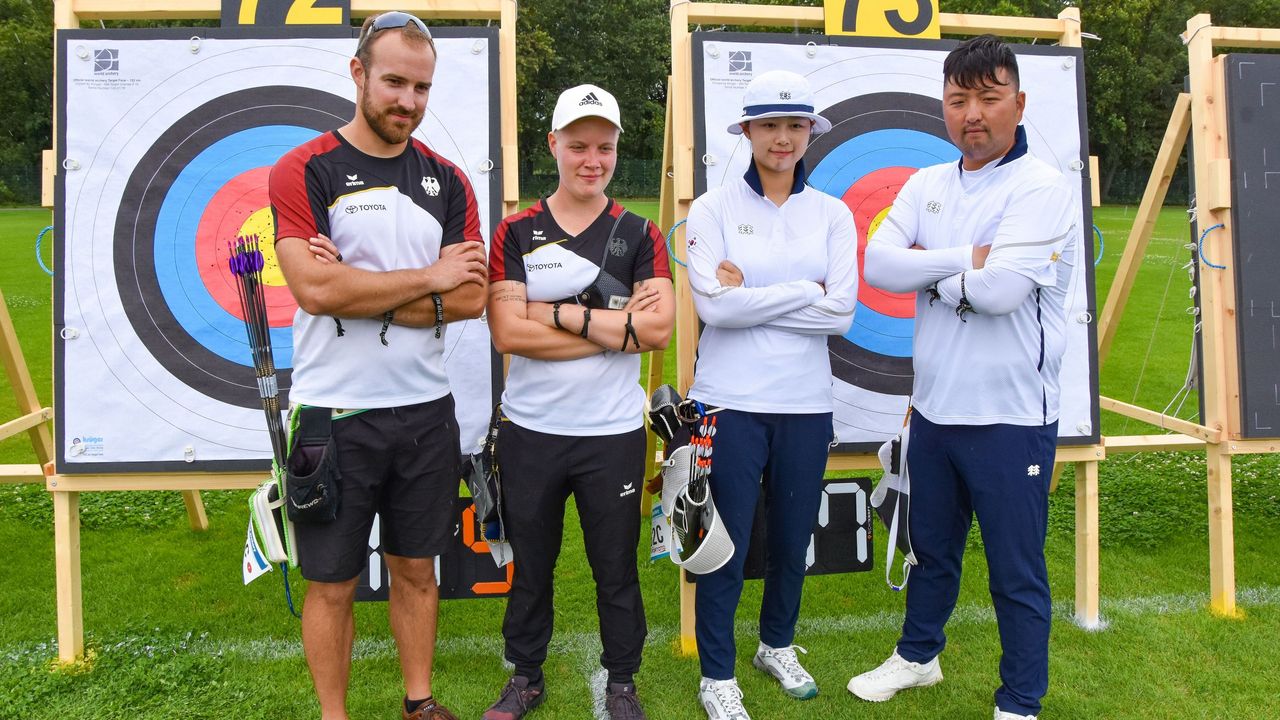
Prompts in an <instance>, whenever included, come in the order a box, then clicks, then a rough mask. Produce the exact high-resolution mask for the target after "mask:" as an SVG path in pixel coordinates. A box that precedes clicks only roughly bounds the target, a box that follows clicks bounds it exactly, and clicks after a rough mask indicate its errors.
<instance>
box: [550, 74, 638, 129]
mask: <svg viewBox="0 0 1280 720" xmlns="http://www.w3.org/2000/svg"><path fill="white" fill-rule="evenodd" d="M585 117H599V118H604V119H605V120H608V121H609V122H611V123H613V124H614V125H615V126H616V127H617V128H618V132H622V113H621V112H619V111H618V100H617V99H616V98H614V97H613V95H611V94H610V93H609V91H608V90H605V89H604V88H601V87H599V86H596V85H579V86H577V87H571V88H569V89H568V90H565V91H564V92H562V93H560V99H559V100H557V101H556V111H555V113H553V114H552V115H551V132H555V131H557V130H560V129H562V128H564V127H567V126H568V125H569V124H571V123H573V122H575V121H577V120H581V119H582V118H585Z"/></svg>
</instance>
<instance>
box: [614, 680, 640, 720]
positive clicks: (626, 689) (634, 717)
mask: <svg viewBox="0 0 1280 720" xmlns="http://www.w3.org/2000/svg"><path fill="white" fill-rule="evenodd" d="M604 709H605V711H606V712H608V713H609V720H649V716H648V715H645V714H644V708H642V707H640V699H639V698H637V697H636V686H635V685H634V684H633V683H609V688H608V690H606V691H605V694H604Z"/></svg>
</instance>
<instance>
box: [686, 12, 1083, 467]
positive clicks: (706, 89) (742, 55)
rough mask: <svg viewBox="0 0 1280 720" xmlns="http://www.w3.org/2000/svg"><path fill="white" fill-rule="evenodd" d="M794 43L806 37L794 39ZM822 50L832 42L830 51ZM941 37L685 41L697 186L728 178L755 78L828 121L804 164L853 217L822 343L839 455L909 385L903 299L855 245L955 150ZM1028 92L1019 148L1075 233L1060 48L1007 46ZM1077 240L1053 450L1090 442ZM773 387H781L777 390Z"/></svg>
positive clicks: (1077, 80)
mask: <svg viewBox="0 0 1280 720" xmlns="http://www.w3.org/2000/svg"><path fill="white" fill-rule="evenodd" d="M804 40H813V41H812V42H807V43H804V42H803V41H804ZM828 43H830V44H828ZM952 47H954V43H953V42H950V41H888V40H867V39H855V38H822V37H820V36H819V37H816V38H798V37H796V36H774V35H765V34H758V33H752V34H746V33H741V34H729V33H695V34H694V47H693V52H694V73H693V75H694V108H695V123H694V131H695V135H696V141H695V153H694V154H695V165H696V171H695V178H694V179H695V187H696V191H697V192H698V193H699V194H701V193H702V192H705V191H706V190H707V189H709V188H713V187H717V186H719V185H722V184H724V183H725V182H728V181H731V180H736V179H737V178H740V177H741V176H742V174H743V173H744V172H745V171H746V169H747V165H748V163H749V162H750V159H751V146H750V144H749V141H748V140H747V139H746V138H745V137H743V136H738V135H731V134H729V133H728V132H726V131H725V128H726V127H727V126H728V125H729V124H730V123H731V122H733V121H734V120H735V119H736V118H738V117H740V116H741V108H742V95H743V91H744V90H745V88H746V86H747V83H748V82H750V80H751V78H752V77H754V76H755V75H757V74H759V73H762V72H766V71H768V70H790V71H792V72H796V73H799V74H801V75H804V76H805V77H806V78H808V80H809V82H810V85H811V87H812V88H813V90H814V92H815V94H816V107H817V110H818V112H820V113H821V114H823V115H824V116H825V117H826V118H827V119H829V120H830V121H831V123H832V129H831V131H830V132H828V133H825V134H823V135H818V136H815V137H814V139H813V141H812V142H811V143H810V146H809V149H808V151H807V152H806V154H805V164H806V167H807V168H808V171H809V177H808V183H809V185H811V186H813V187H814V188H817V189H818V190H821V191H823V192H825V193H828V194H830V195H832V196H834V197H837V198H840V199H841V200H842V201H843V202H844V203H845V204H846V205H847V206H848V207H849V209H850V211H851V212H852V213H853V217H854V225H855V227H856V229H857V237H852V238H850V239H849V243H850V250H851V251H854V252H856V253H857V255H858V267H859V287H858V304H857V309H856V311H855V313H854V321H853V326H852V328H850V330H849V332H848V333H846V334H845V335H843V336H839V337H832V338H830V340H829V342H828V349H829V352H830V359H831V370H832V382H833V385H834V397H835V426H836V427H835V429H836V437H837V440H838V442H839V443H840V449H841V450H846V451H853V450H870V449H874V448H875V447H876V446H877V445H878V444H879V443H881V442H883V441H884V440H885V439H886V438H888V437H890V436H892V435H893V434H895V433H897V432H898V430H899V429H900V428H901V426H902V419H903V414H904V413H905V411H906V407H907V401H908V397H909V395H910V393H911V386H912V379H913V375H912V330H913V326H914V319H915V295H914V294H913V293H908V294H899V293H890V292H886V291H884V290H880V289H878V288H875V287H872V286H871V285H869V284H868V283H866V282H865V281H862V280H861V268H862V265H863V259H864V254H865V252H866V245H867V241H868V240H869V239H870V238H872V237H874V236H875V232H876V230H877V229H878V228H879V226H880V223H881V222H883V220H884V218H885V216H886V215H887V214H888V211H889V208H890V207H891V206H892V204H893V200H894V198H896V197H897V193H898V190H899V189H901V187H902V185H903V184H904V183H905V182H906V181H907V179H908V178H910V177H911V175H912V174H913V173H915V172H916V171H917V170H919V169H920V168H924V167H928V166H930V165H936V164H939V163H946V162H956V161H957V160H958V159H959V157H960V153H959V151H958V150H957V149H956V148H955V146H954V145H952V144H951V142H950V141H949V140H948V138H947V132H946V126H945V124H944V123H943V119H942V101H941V97H942V61H943V59H944V58H945V57H946V54H947V52H949V51H950V49H951V48H952ZM1015 47H1016V49H1017V52H1018V63H1019V70H1020V73H1021V81H1022V82H1021V87H1022V89H1023V90H1025V91H1026V93H1027V108H1026V112H1025V113H1024V116H1023V125H1024V127H1025V128H1026V129H1027V135H1028V144H1029V146H1030V152H1031V153H1032V154H1033V155H1036V156H1037V157H1039V158H1040V159H1041V160H1044V161H1045V162H1047V163H1049V164H1050V165H1051V166H1053V167H1055V168H1057V169H1058V170H1059V171H1061V172H1062V173H1063V174H1065V175H1067V176H1068V177H1071V178H1075V179H1076V180H1077V182H1075V183H1073V187H1074V188H1075V189H1076V191H1077V201H1078V202H1079V204H1080V213H1081V225H1080V227H1081V228H1085V229H1087V228H1090V227H1091V224H1092V220H1091V216H1090V209H1089V207H1088V201H1087V197H1086V196H1085V194H1084V193H1085V191H1086V187H1087V184H1088V183H1087V179H1086V178H1084V176H1083V174H1082V169H1083V168H1084V167H1086V166H1087V165H1086V164H1085V162H1084V160H1085V159H1086V156H1087V150H1086V149H1085V143H1084V133H1083V128H1084V120H1083V116H1082V110H1083V107H1084V106H1083V98H1082V97H1081V96H1080V93H1081V88H1082V80H1081V77H1082V68H1081V67H1080V66H1079V53H1078V51H1076V50H1072V49H1069V48H1050V47H1036V46H1015ZM1091 237H1092V236H1091V235H1087V234H1086V233H1085V232H1084V231H1081V232H1080V233H1079V236H1078V237H1077V239H1076V241H1077V242H1078V243H1080V244H1081V252H1079V253H1077V257H1079V258H1082V260H1081V261H1080V262H1078V263H1077V266H1076V273H1075V275H1074V276H1073V278H1072V287H1071V288H1070V289H1069V292H1068V297H1069V298H1070V303H1071V306H1070V307H1069V308H1068V309H1067V319H1068V323H1067V325H1068V327H1067V332H1068V341H1067V345H1068V350H1067V355H1066V357H1065V358H1064V361H1063V369H1062V378H1061V386H1062V415H1061V420H1060V421H1059V436H1060V438H1061V439H1062V441H1063V442H1067V443H1070V442H1084V441H1092V440H1094V439H1096V437H1097V432H1096V427H1097V417H1098V408H1097V400H1096V398H1097V392H1096V388H1097V373H1096V369H1095V368H1096V362H1095V352H1094V347H1095V342H1094V330H1093V324H1092V320H1093V307H1094V301H1093V260H1092V258H1093V253H1092V244H1091V243H1090V242H1086V238H1091ZM780 391H785V389H782V388H780Z"/></svg>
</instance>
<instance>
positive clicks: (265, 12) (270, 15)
mask: <svg viewBox="0 0 1280 720" xmlns="http://www.w3.org/2000/svg"><path fill="white" fill-rule="evenodd" d="M350 24H351V0H222V26H223V27H236V26H242V25H259V26H264V27H280V26H286V25H288V26H299V25H350Z"/></svg>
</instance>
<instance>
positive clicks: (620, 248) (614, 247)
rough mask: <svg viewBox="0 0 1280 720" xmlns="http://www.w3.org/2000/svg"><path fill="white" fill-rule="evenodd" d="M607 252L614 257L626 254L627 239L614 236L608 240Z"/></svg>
mask: <svg viewBox="0 0 1280 720" xmlns="http://www.w3.org/2000/svg"><path fill="white" fill-rule="evenodd" d="M609 254H610V255H612V256H614V257H622V256H623V255H626V254H627V241H626V240H624V239H623V238H620V237H616V238H611V239H610V240H609Z"/></svg>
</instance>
